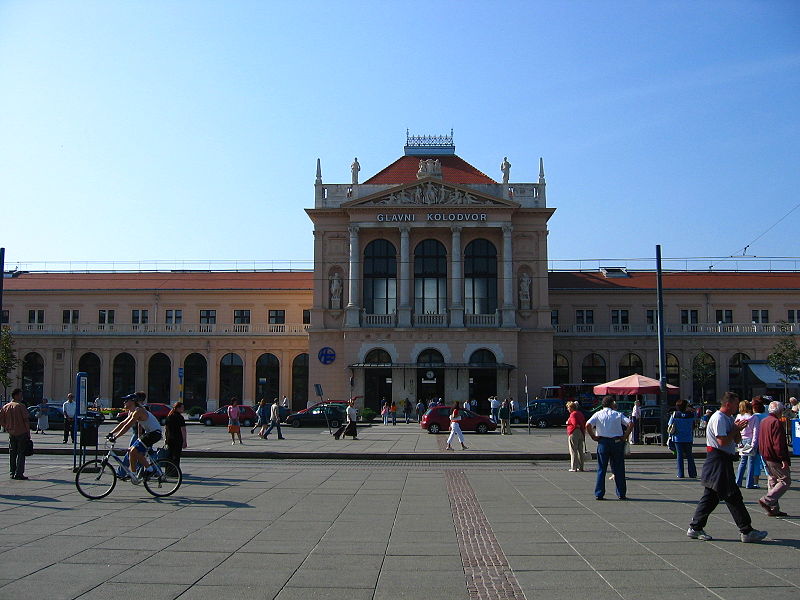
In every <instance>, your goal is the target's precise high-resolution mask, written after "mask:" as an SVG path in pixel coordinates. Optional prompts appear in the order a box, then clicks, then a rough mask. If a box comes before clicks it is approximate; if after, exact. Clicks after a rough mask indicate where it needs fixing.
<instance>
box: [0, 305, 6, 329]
mask: <svg viewBox="0 0 800 600" xmlns="http://www.w3.org/2000/svg"><path fill="white" fill-rule="evenodd" d="M6 323H8V309H5V308H4V309H3V310H0V324H3V325H5V324H6Z"/></svg>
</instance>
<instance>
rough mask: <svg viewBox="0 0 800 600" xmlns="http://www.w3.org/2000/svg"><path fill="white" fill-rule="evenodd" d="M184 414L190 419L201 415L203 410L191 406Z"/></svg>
mask: <svg viewBox="0 0 800 600" xmlns="http://www.w3.org/2000/svg"><path fill="white" fill-rule="evenodd" d="M186 414H187V415H189V416H190V417H197V416H199V415H202V414H203V409H202V408H200V407H199V406H192V407H190V408H188V409H186Z"/></svg>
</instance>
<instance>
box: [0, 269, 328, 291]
mask: <svg viewBox="0 0 800 600" xmlns="http://www.w3.org/2000/svg"><path fill="white" fill-rule="evenodd" d="M313 277H314V273H313V272H312V271H251V272H244V271H243V272H238V271H230V272H227V271H185V272H175V273H171V272H142V273H138V272H127V273H125V272H116V273H113V272H108V273H102V272H91V273H21V274H19V275H17V276H16V277H6V278H5V279H4V281H3V283H4V287H5V289H6V290H9V291H27V290H36V291H55V290H311V289H312V280H313Z"/></svg>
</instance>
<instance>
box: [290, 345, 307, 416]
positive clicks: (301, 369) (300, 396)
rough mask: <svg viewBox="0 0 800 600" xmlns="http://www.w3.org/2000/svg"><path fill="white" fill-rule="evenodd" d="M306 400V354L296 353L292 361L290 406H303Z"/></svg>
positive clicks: (296, 407)
mask: <svg viewBox="0 0 800 600" xmlns="http://www.w3.org/2000/svg"><path fill="white" fill-rule="evenodd" d="M306 402H308V354H298V355H297V356H295V357H294V360H293V361H292V407H293V408H295V409H298V408H303V407H305V405H306Z"/></svg>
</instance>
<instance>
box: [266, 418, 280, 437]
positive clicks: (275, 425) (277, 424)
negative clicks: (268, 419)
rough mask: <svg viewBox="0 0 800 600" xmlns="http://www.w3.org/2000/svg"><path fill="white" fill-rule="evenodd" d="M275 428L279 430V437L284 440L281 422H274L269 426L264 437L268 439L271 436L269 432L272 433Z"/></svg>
mask: <svg viewBox="0 0 800 600" xmlns="http://www.w3.org/2000/svg"><path fill="white" fill-rule="evenodd" d="M273 427H276V428H277V429H278V437H279V438H282V437H283V435H282V434H281V422H280V421H272V423H270V424H269V427H268V428H267V430H266V431H265V432H264V437H265V438H266V437H267V436H268V435H269V432H270V431H272V428H273Z"/></svg>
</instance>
